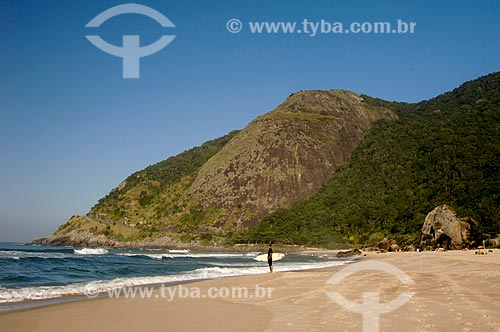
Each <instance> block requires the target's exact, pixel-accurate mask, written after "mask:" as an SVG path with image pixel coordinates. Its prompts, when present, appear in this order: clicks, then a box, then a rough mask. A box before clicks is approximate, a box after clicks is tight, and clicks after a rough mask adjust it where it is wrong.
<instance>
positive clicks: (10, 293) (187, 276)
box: [0, 261, 349, 303]
mask: <svg viewBox="0 0 500 332" xmlns="http://www.w3.org/2000/svg"><path fill="white" fill-rule="evenodd" d="M346 263H349V261H328V262H316V263H297V264H296V263H292V264H277V265H276V266H275V268H274V270H275V271H276V272H284V271H297V270H306V269H316V268H324V267H331V266H337V265H343V264H346ZM267 272H268V268H267V265H265V264H263V265H262V266H249V267H246V268H245V267H244V268H241V267H218V266H216V267H204V268H200V269H196V270H192V271H188V272H185V273H183V274H177V275H166V276H155V277H133V278H116V279H113V280H97V281H92V282H88V283H78V284H71V285H66V286H38V287H25V288H18V289H11V288H2V287H0V303H8V302H10V303H13V302H20V301H26V300H40V299H49V298H57V297H61V296H67V295H81V294H84V293H85V291H88V289H89V287H90V288H91V289H92V290H95V291H98V292H107V291H109V290H112V289H116V288H120V287H130V286H139V285H147V284H161V283H170V282H177V281H189V280H198V279H213V278H220V277H229V276H241V275H251V274H261V273H267Z"/></svg>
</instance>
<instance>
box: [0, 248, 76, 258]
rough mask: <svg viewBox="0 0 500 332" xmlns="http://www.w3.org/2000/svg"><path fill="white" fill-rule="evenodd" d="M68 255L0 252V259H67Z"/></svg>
mask: <svg viewBox="0 0 500 332" xmlns="http://www.w3.org/2000/svg"><path fill="white" fill-rule="evenodd" d="M68 257H71V255H69V254H65V253H62V252H36V251H17V250H0V259H2V258H3V259H6V258H7V259H16V260H17V259H21V258H44V259H47V258H68Z"/></svg>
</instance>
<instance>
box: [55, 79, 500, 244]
mask: <svg viewBox="0 0 500 332" xmlns="http://www.w3.org/2000/svg"><path fill="white" fill-rule="evenodd" d="M499 89H500V73H494V74H490V75H488V76H485V77H481V78H479V79H477V80H474V81H470V82H467V83H465V84H463V85H462V86H460V87H459V88H457V89H455V90H453V91H451V92H448V93H445V94H443V95H440V96H438V97H436V98H433V99H430V100H426V101H422V102H420V103H412V104H409V103H397V102H387V101H384V100H380V99H376V98H372V97H369V96H359V95H357V94H354V93H352V92H348V91H340V90H331V91H301V92H298V93H295V94H292V95H291V96H290V97H289V98H288V99H287V100H285V102H283V104H281V105H280V106H279V107H278V108H277V109H275V110H273V111H272V112H269V113H267V114H265V115H263V116H261V117H259V118H257V119H255V120H254V121H252V122H251V123H250V124H249V125H248V126H247V127H246V128H245V129H243V130H242V131H234V132H231V133H230V134H229V135H227V136H224V137H222V138H219V139H216V140H213V141H209V142H207V143H205V144H203V145H202V146H200V147H197V148H193V149H191V150H188V151H186V152H183V153H181V154H179V155H178V156H175V157H171V158H169V159H167V160H165V161H162V162H160V163H158V164H156V165H152V166H149V167H147V168H145V169H144V170H142V171H139V172H136V173H134V174H132V175H131V176H130V177H128V178H127V179H126V180H125V181H123V182H122V183H121V184H120V185H119V186H118V187H117V188H115V189H114V190H112V191H111V192H110V194H109V195H108V196H106V197H104V198H103V199H101V200H100V201H99V202H98V204H96V205H95V206H94V207H93V208H92V209H91V210H90V211H89V213H88V214H87V215H86V216H75V217H72V218H71V219H70V220H69V221H68V222H67V223H66V224H64V225H62V226H61V227H60V228H59V230H58V231H57V232H56V233H55V235H54V236H52V237H51V238H50V239H55V238H59V240H57V241H59V242H57V243H60V242H61V240H60V239H61V238H62V237H65V238H64V239H68V240H67V241H66V240H64V239H63V240H62V242H63V243H65V241H66V242H67V243H71V240H70V239H69V237H68V236H67V235H68V234H75V233H82V232H84V233H85V234H86V236H87V237H88V236H101V238H102V237H105V238H106V239H109V240H110V241H111V242H109V243H114V242H123V241H132V242H133V241H139V240H146V241H155V239H159V238H169V239H171V240H172V241H173V242H175V241H181V242H184V243H202V244H206V245H210V244H222V243H225V244H234V243H247V242H256V241H257V242H263V241H269V240H275V241H277V242H281V243H287V244H309V245H325V246H330V245H335V244H339V243H349V244H356V245H370V244H371V243H374V242H376V241H377V240H378V239H379V238H381V237H384V236H391V237H394V238H397V239H398V241H399V242H400V243H411V242H415V241H416V240H417V239H418V237H419V231H420V228H421V226H422V223H423V221H424V218H425V215H426V214H427V213H428V212H430V211H431V210H432V209H433V208H434V207H435V206H437V205H440V204H449V205H451V206H453V207H454V208H455V209H456V210H457V212H458V213H459V215H461V216H468V217H472V218H473V219H475V220H476V221H477V223H478V227H477V229H476V233H477V234H476V235H477V236H487V234H492V235H494V234H496V233H497V232H500V221H499V216H500V90H499ZM50 239H49V241H46V242H48V243H50ZM109 243H108V242H107V244H109ZM83 244H85V243H83Z"/></svg>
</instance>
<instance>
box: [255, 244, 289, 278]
mask: <svg viewBox="0 0 500 332" xmlns="http://www.w3.org/2000/svg"><path fill="white" fill-rule="evenodd" d="M267 247H268V248H269V249H268V250H267V254H262V255H259V256H257V257H255V258H254V259H255V260H256V261H258V262H265V261H267V263H268V264H269V272H270V273H273V261H279V260H280V259H283V258H285V254H282V253H278V252H275V253H273V248H272V244H271V243H269V245H268V246H267Z"/></svg>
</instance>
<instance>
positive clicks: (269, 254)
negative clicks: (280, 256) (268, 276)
mask: <svg viewBox="0 0 500 332" xmlns="http://www.w3.org/2000/svg"><path fill="white" fill-rule="evenodd" d="M268 247H269V250H268V251H267V264H269V273H273V248H272V244H271V242H269V245H268Z"/></svg>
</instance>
